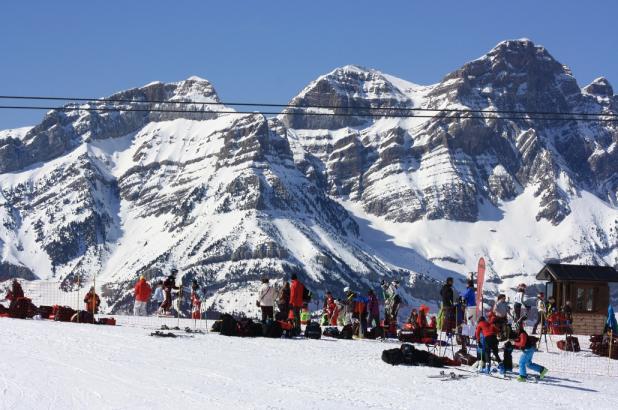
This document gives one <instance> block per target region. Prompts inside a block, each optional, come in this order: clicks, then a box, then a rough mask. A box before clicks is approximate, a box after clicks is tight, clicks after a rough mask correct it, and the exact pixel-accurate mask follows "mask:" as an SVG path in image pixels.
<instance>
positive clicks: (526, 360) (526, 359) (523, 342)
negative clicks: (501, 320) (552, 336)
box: [513, 326, 549, 382]
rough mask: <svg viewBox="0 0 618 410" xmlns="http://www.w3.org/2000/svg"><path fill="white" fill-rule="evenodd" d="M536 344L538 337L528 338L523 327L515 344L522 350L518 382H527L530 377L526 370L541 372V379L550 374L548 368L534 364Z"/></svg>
mask: <svg viewBox="0 0 618 410" xmlns="http://www.w3.org/2000/svg"><path fill="white" fill-rule="evenodd" d="M536 343H537V339H536V337H534V336H528V334H527V333H526V330H525V329H524V327H523V326H522V327H520V328H519V336H518V337H517V339H516V340H515V341H514V342H513V346H514V347H517V348H519V349H521V350H522V355H521V357H520V358H519V376H518V377H517V381H520V382H525V381H526V379H527V377H528V375H527V373H526V368H530V369H531V370H534V371H536V372H539V378H541V379H543V378H544V377H545V375H547V372H549V370H548V369H547V368H545V367H543V366H540V365H538V364H536V363H533V362H532V358H533V356H534V352H536Z"/></svg>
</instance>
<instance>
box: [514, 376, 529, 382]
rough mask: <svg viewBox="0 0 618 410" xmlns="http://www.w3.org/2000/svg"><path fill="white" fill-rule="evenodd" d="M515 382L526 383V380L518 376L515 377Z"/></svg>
mask: <svg viewBox="0 0 618 410" xmlns="http://www.w3.org/2000/svg"><path fill="white" fill-rule="evenodd" d="M515 380H517V381H518V382H526V381H528V378H527V377H524V376H521V375H520V376H517V379H515Z"/></svg>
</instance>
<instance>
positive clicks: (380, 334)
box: [365, 326, 384, 339]
mask: <svg viewBox="0 0 618 410" xmlns="http://www.w3.org/2000/svg"><path fill="white" fill-rule="evenodd" d="M365 337H366V338H367V339H384V329H383V328H382V327H381V326H375V327H372V328H371V329H369V330H367V333H365Z"/></svg>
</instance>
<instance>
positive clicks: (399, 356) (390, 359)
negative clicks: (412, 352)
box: [382, 349, 404, 366]
mask: <svg viewBox="0 0 618 410" xmlns="http://www.w3.org/2000/svg"><path fill="white" fill-rule="evenodd" d="M403 360H404V356H403V352H402V351H401V349H387V350H384V351H383V352H382V361H383V362H384V363H388V364H390V365H391V366H397V365H399V364H402V363H403Z"/></svg>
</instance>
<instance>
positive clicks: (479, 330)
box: [475, 316, 503, 373]
mask: <svg viewBox="0 0 618 410" xmlns="http://www.w3.org/2000/svg"><path fill="white" fill-rule="evenodd" d="M498 332H499V329H498V328H497V327H496V325H494V323H493V322H488V321H487V320H486V319H485V318H484V317H482V316H481V317H480V318H479V323H478V325H476V333H475V336H476V340H481V334H483V362H484V363H485V372H487V373H489V372H490V370H491V353H493V354H494V357H495V358H496V361H497V362H498V368H499V369H500V371H501V372H503V367H502V359H500V355H499V354H498Z"/></svg>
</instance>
